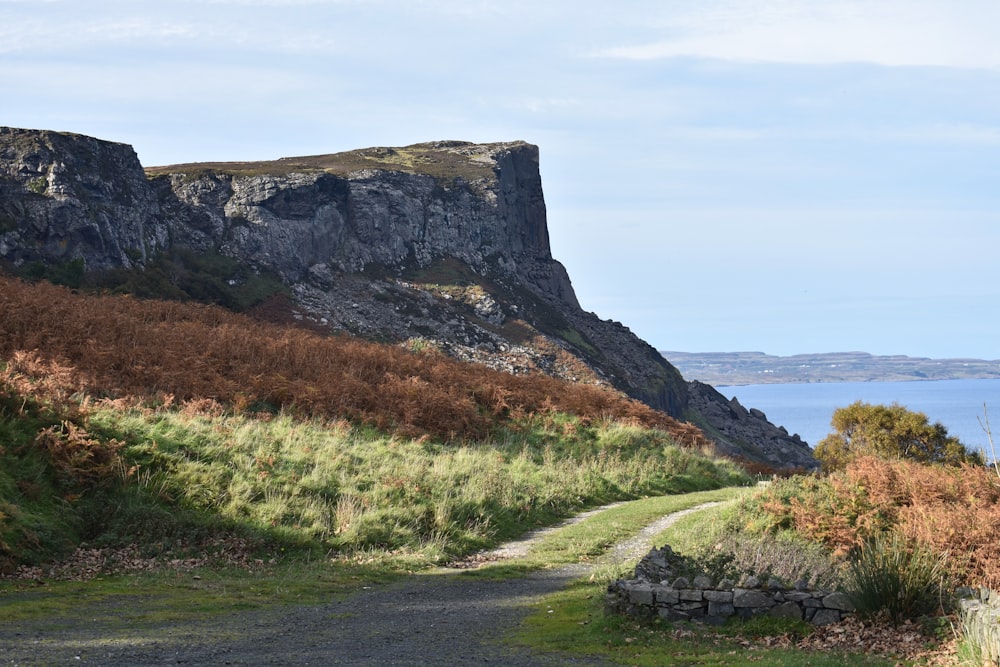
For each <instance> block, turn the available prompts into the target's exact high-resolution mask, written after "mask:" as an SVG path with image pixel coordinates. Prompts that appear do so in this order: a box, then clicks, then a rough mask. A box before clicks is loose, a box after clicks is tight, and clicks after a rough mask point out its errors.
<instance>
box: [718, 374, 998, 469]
mask: <svg viewBox="0 0 1000 667" xmlns="http://www.w3.org/2000/svg"><path fill="white" fill-rule="evenodd" d="M716 389H717V390H718V391H719V392H720V393H721V394H722V395H723V396H725V397H726V398H733V397H734V396H735V397H736V399H737V400H738V401H739V402H740V404H741V405H743V407H745V408H748V409H749V408H757V409H758V410H761V411H762V412H764V414H766V415H767V418H768V421H770V422H771V423H772V424H775V425H777V426H784V427H785V429H786V430H787V431H788V432H789V433H798V434H799V437H801V438H802V439H803V440H804V441H806V442H807V443H809V445H810V446H812V447H815V446H816V445H817V443H819V441H820V440H822V439H823V438H824V437H826V436H827V435H828V434H829V433H830V432H831V431H832V430H833V429H832V428H831V426H830V419H831V417H832V416H833V411H834V410H836V409H837V408H842V407H845V406H848V405H850V404H851V403H854V402H855V401H864V402H866V403H872V404H885V405H891V404H892V403H899V404H900V405H902V406H903V407H905V408H906V409H908V410H910V411H912V412H922V413H924V414H925V415H927V418H928V420H929V421H930V423H932V424H933V423H936V422H940V423H941V424H942V425H943V426H944V427H945V428H947V429H948V435H952V436H955V437H957V438H958V439H959V440H961V441H962V443H963V444H964V445H966V446H967V447H969V448H970V449H979V450H981V451H982V452H983V453H984V454H985V455H986V460H987V461H989V460H992V459H993V455H992V453H991V451H990V446H989V440H988V438H987V436H986V432H985V431H984V430H983V428H982V426H981V424H980V422H981V421H984V416H985V417H988V418H989V419H990V427H991V430H992V432H993V442H994V445H995V447H996V449H997V452H998V454H1000V379H991V380H933V381H915V382H815V383H808V384H753V385H741V386H720V387H716ZM984 406H985V407H984Z"/></svg>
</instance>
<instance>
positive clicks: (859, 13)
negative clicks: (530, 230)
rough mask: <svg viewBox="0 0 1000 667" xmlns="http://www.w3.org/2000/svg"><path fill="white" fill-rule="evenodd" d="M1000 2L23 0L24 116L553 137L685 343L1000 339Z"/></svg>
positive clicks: (825, 348) (13, 118) (612, 272)
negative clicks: (998, 30)
mask: <svg viewBox="0 0 1000 667" xmlns="http://www.w3.org/2000/svg"><path fill="white" fill-rule="evenodd" d="M998 25H1000V3H998V2H996V0H935V1H928V0H823V1H817V0H794V1H787V0H689V1H683V0H682V1H676V2H664V1H663V0H648V1H646V0H636V1H629V0H619V1H618V2H615V3H610V2H591V1H589V0H576V1H572V2H570V1H563V0H556V1H550V2H543V1H542V0H532V1H530V2H529V1H528V0H286V1H281V0H174V1H170V0H155V1H146V0H48V1H45V0H0V125H10V126H15V127H30V128H45V129H54V130H66V131H72V132H79V133H84V134H91V135H94V136H98V137H101V138H104V139H110V140H115V141H122V142H125V143H129V144H132V145H133V146H134V147H135V149H136V151H137V152H138V154H139V157H140V159H141V160H142V161H143V163H144V164H146V165H149V166H152V165H158V164H168V163H176V162H190V161H198V160H252V159H270V158H276V157H282V156H292V155H303V154H316V153H328V152H336V151H341V150H348V149H352V148H361V147H365V146H373V145H384V146H392V145H405V144H410V143H415V142H419V141H429V140H435V139H464V140H469V141H501V140H513V139H523V140H526V141H530V142H532V143H535V144H538V145H539V146H540V148H541V156H542V176H543V182H544V187H545V195H546V201H547V203H548V210H549V226H550V234H551V238H552V248H553V254H554V255H555V256H556V258H557V259H559V260H561V261H562V262H563V263H564V264H565V265H566V267H567V269H568V270H569V273H570V276H571V277H572V279H573V283H574V285H575V287H576V290H577V292H578V296H579V297H580V301H581V303H582V304H583V306H584V307H585V308H586V309H588V310H592V311H594V312H596V313H597V314H598V315H600V316H601V317H603V318H606V319H615V320H618V321H621V322H623V323H624V324H626V325H627V326H629V327H630V328H631V329H632V330H633V331H635V332H636V333H637V334H639V335H640V336H642V337H643V338H644V339H646V340H647V341H649V342H650V343H651V344H652V345H654V346H655V347H657V348H658V349H669V350H684V351H691V352H698V351H737V350H759V351H762V352H767V353H771V354H795V353H805V352H833V351H846V350H862V351H867V352H871V353H875V354H909V355H916V356H933V357H960V356H969V357H981V358H990V359H998V358H1000V336H998V335H997V332H998V330H1000V266H998V263H997V257H998V255H1000V40H998V39H996V27H997V26H998Z"/></svg>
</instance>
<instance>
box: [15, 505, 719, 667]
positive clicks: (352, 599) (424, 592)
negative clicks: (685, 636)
mask: <svg viewBox="0 0 1000 667" xmlns="http://www.w3.org/2000/svg"><path fill="white" fill-rule="evenodd" d="M713 504H716V503H707V504H705V505H700V506H698V507H695V508H692V509H689V510H684V511H681V512H675V513H673V514H669V515H667V516H664V517H662V518H661V519H659V520H658V521H656V522H654V523H652V524H650V525H649V526H647V527H646V528H645V529H644V530H643V531H642V532H641V533H640V534H639V535H636V536H635V537H634V538H632V539H630V540H628V541H626V542H624V543H622V544H619V545H617V546H616V547H615V548H614V549H613V550H612V551H611V552H609V554H608V556H607V559H608V560H611V561H612V562H623V561H625V560H633V559H636V558H638V557H639V556H641V555H642V554H643V553H644V552H645V551H646V550H648V549H649V547H650V546H651V545H650V544H649V541H650V539H651V538H652V537H653V536H654V535H655V534H657V533H658V532H661V531H662V530H664V529H666V528H667V527H668V526H669V525H670V524H671V523H673V522H674V521H676V520H677V519H678V518H680V517H681V516H684V515H686V514H689V513H691V512H694V511H698V510H700V509H704V508H706V507H709V506H711V505H713ZM602 509H606V508H602ZM591 514H593V513H592V512H591V513H587V516H590V515H591ZM574 520H580V518H579V517H577V518H575V519H574ZM564 525H565V524H564ZM548 530H554V529H548ZM542 536H543V533H541V532H540V533H535V534H533V535H532V536H531V537H530V539H529V540H519V541H518V543H517V545H518V546H517V547H516V548H515V547H513V546H510V545H508V546H507V547H504V548H502V549H500V550H497V552H496V554H497V555H496V556H495V557H496V558H510V557H516V555H517V554H519V553H525V552H526V551H527V549H529V548H530V545H531V543H532V542H533V541H535V540H538V539H540V538H541V537H542ZM587 571H588V566H586V565H570V566H566V567H561V568H558V569H553V570H546V571H541V572H535V573H533V574H530V575H528V576H525V577H518V578H513V579H506V580H501V581H494V580H487V579H484V578H477V577H466V576H461V574H460V573H459V572H458V571H456V570H444V569H440V570H436V571H434V572H432V573H428V574H420V575H415V576H411V577H407V578H405V579H401V580H399V581H396V582H394V583H391V584H388V585H384V586H377V587H371V588H366V589H363V590H361V591H359V592H357V593H356V594H353V595H351V596H349V597H348V598H346V599H343V600H338V601H334V602H330V603H328V604H320V605H309V606H300V607H286V606H281V607H278V608H275V609H258V610H253V611H249V612H243V613H238V614H232V615H228V616H225V617H208V618H206V619H204V620H203V621H199V622H197V623H194V622H189V623H183V624H170V625H157V626H156V627H148V628H147V627H140V628H133V629H130V630H129V631H127V632H126V633H124V634H123V633H122V632H121V630H120V628H119V629H117V630H113V629H111V628H103V627H101V626H100V625H95V624H88V623H87V621H86V619H80V620H79V621H78V622H76V623H73V624H72V625H71V626H68V625H67V624H66V623H60V625H59V627H52V623H51V622H32V623H28V624H19V625H17V626H15V625H14V624H9V623H8V624H5V623H2V622H0V664H4V665H101V666H107V667H125V666H128V667H135V666H145V665H149V666H154V665H358V666H362V667H364V666H369V665H372V666H373V665H380V666H381V665H399V666H411V665H412V666H417V665H431V666H435V665H440V666H444V665H448V666H454V665H489V664H493V665H504V666H509V667H535V666H545V665H587V666H593V667H598V666H603V665H608V664H609V663H607V662H605V661H602V660H600V659H598V658H588V657H579V656H571V655H567V654H547V655H546V654H539V653H538V652H537V651H532V650H530V649H527V648H522V647H518V646H514V645H512V644H510V643H504V642H503V637H504V635H505V634H506V633H507V632H509V631H510V630H512V629H514V628H516V627H517V625H518V623H519V622H520V621H521V620H522V619H523V618H524V617H525V616H526V615H527V613H528V612H529V611H530V607H531V604H532V603H533V602H536V601H537V600H538V599H539V598H541V597H542V596H544V595H546V594H549V593H552V592H555V591H557V590H559V589H561V588H563V587H564V586H566V585H568V584H569V582H570V581H572V580H573V579H575V578H578V577H580V576H582V575H584V574H586V573H587ZM123 637H127V638H123Z"/></svg>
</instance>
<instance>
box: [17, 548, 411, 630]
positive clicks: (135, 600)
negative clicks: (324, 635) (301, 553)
mask: <svg viewBox="0 0 1000 667" xmlns="http://www.w3.org/2000/svg"><path fill="white" fill-rule="evenodd" d="M404 565H405V564H404V563H401V562H389V561H387V560H378V561H368V562H347V561H337V562H336V563H333V564H332V563H331V562H329V561H324V560H316V561H305V560H298V559H288V560H285V561H283V562H280V563H275V564H272V565H269V566H267V567H266V569H261V570H259V571H256V572H247V571H245V570H241V569H234V568H211V567H208V568H198V569H195V570H192V571H176V570H159V571H155V572H150V573H144V574H136V575H129V576H110V577H98V578H96V579H91V580H88V581H50V582H45V583H44V584H38V583H36V582H23V581H22V582H17V581H0V618H3V619H4V620H5V621H9V622H14V621H32V622H33V625H34V626H38V627H43V626H45V625H46V624H49V623H51V625H52V626H53V627H58V626H59V625H61V624H65V623H67V622H73V621H74V620H75V619H79V618H80V617H81V616H83V617H86V618H87V619H89V620H90V621H91V622H93V623H95V624H98V625H102V626H108V627H120V628H131V627H134V626H136V625H157V624H163V623H174V622H185V621H195V620H198V619H199V618H204V617H206V616H210V615H218V614H231V613H235V612H238V611H242V610H247V609H257V608H266V607H273V606H275V605H284V604H320V603H324V602H329V601H330V600H331V599H335V598H337V597H340V596H344V595H348V594H350V593H352V592H355V591H357V590H359V589H360V588H362V587H364V586H372V585H376V584H379V583H385V582H388V581H391V580H392V579H394V578H396V577H398V576H401V575H403V574H406V573H407V572H409V570H407V569H406V568H405V567H404ZM39 624H41V625H39Z"/></svg>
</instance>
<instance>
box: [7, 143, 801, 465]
mask: <svg viewBox="0 0 1000 667" xmlns="http://www.w3.org/2000/svg"><path fill="white" fill-rule="evenodd" d="M538 159H539V154H538V149H537V147H535V146H533V145H530V144H527V143H524V142H507V143H495V144H483V145H477V144H469V143H464V142H435V143H429V144H418V145H415V146H409V147H405V148H373V149H365V150H359V151H352V152H349V153H340V154H334V155H320V156H312V157H303V158H288V159H281V160H275V161H271V162H258V163H220V164H197V165H175V166H170V167H162V168H154V169H149V170H147V171H146V172H145V173H144V172H143V169H142V167H141V166H140V165H139V162H138V160H137V158H136V156H135V153H134V151H132V149H131V148H130V147H128V146H126V145H123V144H115V143H110V142H104V141H99V140H96V139H92V138H89V137H82V136H79V135H72V134H62V133H55V132H46V131H31V130H16V129H9V128H3V129H0V261H5V262H6V263H8V264H9V265H10V266H13V267H15V269H16V268H18V267H24V266H26V265H28V264H31V263H42V264H50V265H51V264H60V263H66V262H77V263H80V264H82V265H83V267H84V268H85V269H86V270H87V271H97V270H102V269H112V268H124V269H134V270H142V269H143V267H146V266H149V265H150V263H151V262H153V261H155V258H157V257H159V256H161V255H163V254H164V253H169V252H172V251H174V250H176V249H178V248H187V249H191V250H194V251H197V252H201V253H215V254H218V255H222V256H228V257H232V258H235V259H237V260H238V261H239V262H240V263H242V264H243V265H249V266H250V267H252V268H253V269H254V270H255V271H258V272H267V273H270V274H276V275H278V276H280V278H281V280H282V281H283V282H284V283H285V284H286V285H287V286H288V287H289V290H290V293H291V295H292V297H293V304H294V313H293V315H294V316H295V317H297V318H299V319H302V320H307V321H309V322H311V323H312V324H313V325H314V326H319V327H325V328H328V329H330V330H334V331H336V330H342V331H348V332H351V333H353V334H357V335H361V336H365V337H369V338H374V339H378V340H384V341H391V342H405V343H406V344H408V345H411V346H422V345H432V346H434V347H437V348H440V349H442V350H444V351H446V352H448V353H450V354H452V355H454V356H457V357H459V358H463V359H467V360H470V361H476V362H479V363H486V364H488V365H490V366H493V367H496V368H502V369H504V370H507V371H510V372H524V371H529V370H541V371H544V372H546V373H550V374H553V375H557V376H561V377H565V378H567V379H572V380H575V381H581V382H596V383H604V384H608V385H611V386H613V387H616V388H618V389H619V390H621V391H624V392H625V393H627V394H629V395H631V396H633V397H636V398H638V399H640V400H643V401H645V402H646V403H648V404H650V405H652V406H653V407H656V408H659V409H662V410H664V411H666V412H668V413H669V414H671V415H672V416H675V417H680V418H687V419H692V418H693V419H694V420H696V421H697V422H698V423H699V425H701V426H703V427H706V428H707V429H708V430H709V431H711V433H710V434H709V435H710V437H713V438H715V439H717V440H718V441H719V442H720V444H721V445H722V447H723V448H725V450H726V451H730V452H732V453H740V454H744V455H746V456H747V457H748V458H754V459H756V460H759V461H761V462H765V463H769V464H771V465H775V466H779V467H780V466H786V465H803V463H804V462H807V461H808V460H809V459H811V454H810V453H809V449H808V447H807V446H805V445H804V444H803V443H801V441H798V442H796V441H795V440H794V439H791V438H787V442H783V443H779V441H780V438H779V437H778V436H776V435H775V436H774V437H775V438H776V439H775V440H774V441H773V442H772V441H771V440H769V441H768V442H769V443H770V444H768V445H767V446H755V447H753V448H750V449H746V443H745V442H744V441H743V439H742V438H743V437H744V436H745V437H756V435H755V434H756V433H757V432H758V431H759V432H760V433H770V431H769V430H768V428H770V429H773V430H774V432H775V433H777V429H775V427H773V426H771V425H770V424H767V422H766V420H764V419H762V418H761V417H759V416H757V415H751V416H750V417H747V418H744V417H743V416H742V415H739V416H733V414H731V411H729V412H728V413H727V409H728V408H719V407H718V406H715V405H714V403H713V401H717V400H721V401H722V402H723V404H725V406H728V405H729V402H728V401H726V400H725V399H724V398H722V397H721V395H720V396H719V397H718V398H716V397H713V396H712V395H711V394H710V393H709V392H706V391H702V390H700V389H699V388H697V387H695V388H694V389H693V390H691V389H689V387H688V385H687V384H686V383H685V382H684V381H683V379H682V378H681V376H680V374H679V373H678V372H677V370H676V369H675V368H674V367H673V366H671V365H670V364H669V363H668V362H667V361H666V360H664V359H663V358H662V356H661V355H660V354H659V353H657V352H656V350H654V349H653V348H652V347H651V346H649V345H648V344H646V343H645V342H643V341H642V340H640V339H639V338H638V337H636V336H635V335H634V334H632V332H631V331H629V330H628V329H627V328H626V327H624V326H623V325H621V324H619V323H616V322H609V321H605V320H601V319H600V318H599V317H597V316H596V315H594V314H593V313H588V312H585V311H583V310H582V309H581V308H580V305H579V303H578V301H577V298H576V295H575V293H574V291H573V286H572V284H571V282H570V279H569V276H568V275H567V274H566V271H565V269H564V268H563V266H562V265H561V264H560V263H559V262H557V261H556V260H554V259H553V258H552V255H551V251H550V248H549V237H548V227H547V223H546V213H545V202H544V197H543V193H542V184H541V177H540V175H539V169H538ZM234 281H235V279H234ZM702 415H704V419H702V418H701V416H702ZM755 419H756V420H759V421H761V422H762V423H761V424H760V425H758V426H757V427H756V428H757V430H756V431H755V430H754V429H753V428H751V427H749V426H747V425H746V424H743V422H744V421H748V423H749V422H753V421H754V420H755ZM720 420H721V421H720ZM730 422H733V423H736V422H739V423H740V424H741V426H740V429H739V432H738V434H737V436H739V437H735V436H734V435H733V433H734V431H733V430H732V429H733V428H735V427H732V428H731V424H730ZM772 435H773V434H772ZM786 436H787V434H786ZM744 449H746V452H744Z"/></svg>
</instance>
